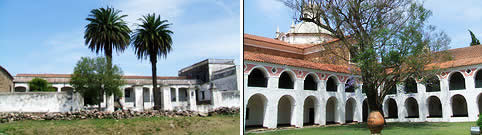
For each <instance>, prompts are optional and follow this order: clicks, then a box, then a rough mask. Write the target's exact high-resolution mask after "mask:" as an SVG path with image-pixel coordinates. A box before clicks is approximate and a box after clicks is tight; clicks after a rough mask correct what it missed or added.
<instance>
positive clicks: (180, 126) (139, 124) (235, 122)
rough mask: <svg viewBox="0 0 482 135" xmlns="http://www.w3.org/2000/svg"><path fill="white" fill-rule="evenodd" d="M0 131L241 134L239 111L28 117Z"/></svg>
mask: <svg viewBox="0 0 482 135" xmlns="http://www.w3.org/2000/svg"><path fill="white" fill-rule="evenodd" d="M207 127H216V128H207ZM0 134H26V135H33V134H120V135H123V134H189V135H191V134H196V135H197V134H201V135H204V134H206V135H207V134H209V135H221V134H222V135H225V134H239V114H236V115H216V116H210V117H172V118H170V117H152V118H133V119H122V120H115V119H88V120H71V121H66V120H59V121H32V120H26V121H16V122H11V123H3V124H0Z"/></svg>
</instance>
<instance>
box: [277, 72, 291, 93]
mask: <svg viewBox="0 0 482 135" xmlns="http://www.w3.org/2000/svg"><path fill="white" fill-rule="evenodd" d="M294 80H295V79H294V77H292V76H291V75H290V74H289V73H288V72H287V71H285V72H283V73H281V75H280V76H279V80H278V88H280V89H293V88H294V87H295V86H294V85H295V83H294V82H295V81H294Z"/></svg>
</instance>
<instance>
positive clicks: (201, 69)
mask: <svg viewBox="0 0 482 135" xmlns="http://www.w3.org/2000/svg"><path fill="white" fill-rule="evenodd" d="M237 71H238V66H236V65H235V64H234V61H233V60H229V59H207V60H204V61H201V62H199V63H196V64H194V65H191V66H189V67H186V68H184V69H181V70H180V71H179V76H175V77H158V85H159V86H158V87H160V89H161V94H160V95H161V100H162V101H161V109H164V110H193V111H201V112H207V111H210V110H213V109H216V108H218V107H239V89H240V88H241V85H240V84H239V83H238V81H237V80H238V78H239V77H240V74H239V72H237ZM70 76H71V75H70V74H17V75H16V76H15V77H14V80H13V82H14V86H15V88H14V89H13V90H12V91H11V92H12V93H17V94H16V95H17V96H18V95H19V94H21V93H25V92H27V93H29V91H30V89H29V87H28V82H29V81H30V80H32V79H33V78H36V77H39V78H43V79H45V80H47V81H48V82H49V83H50V84H52V87H54V88H55V89H56V90H57V92H58V93H69V94H72V92H73V91H75V89H74V88H73V87H72V86H71V85H70V84H69V82H70ZM123 79H125V80H126V82H127V83H126V84H125V85H124V86H122V87H121V89H122V92H123V96H124V97H122V98H121V99H120V102H121V103H124V107H126V108H125V109H133V110H139V111H140V110H145V109H152V108H153V106H154V96H153V86H152V77H151V76H124V77H123ZM67 95H68V94H67ZM0 96H2V95H0ZM8 96H13V95H12V94H8ZM32 97H37V96H36V93H33V94H29V96H27V97H25V96H23V97H21V98H22V99H25V100H28V99H31V98H32ZM49 98H55V97H53V96H52V95H51V96H50V97H49ZM116 98H118V97H116ZM9 99H12V98H9ZM103 100H104V102H102V103H101V106H102V107H106V104H105V103H106V102H111V103H110V104H111V105H112V106H109V103H108V104H107V108H108V109H109V107H110V108H111V109H113V107H114V106H113V104H114V98H109V97H105V96H104V98H103ZM1 101H2V99H0V104H2V102H1ZM7 102H8V101H5V102H4V103H7ZM28 102H33V101H25V102H19V103H10V102H9V106H17V107H10V108H16V109H6V108H8V107H1V108H0V112H2V111H24V112H25V111H26V112H37V111H40V112H43V111H45V110H46V109H44V107H46V108H48V107H47V105H46V106H36V107H35V106H29V105H28V104H31V103H28ZM59 102H60V101H59ZM79 102H83V100H82V101H80V100H79ZM49 104H54V105H50V106H53V107H54V108H55V107H57V106H58V104H59V103H49ZM67 106H68V105H67ZM2 108H3V109H2ZM67 108H68V107H67ZM48 110H49V109H47V111H48ZM52 110H53V111H72V110H68V109H60V110H59V109H50V111H52ZM74 110H75V109H74Z"/></svg>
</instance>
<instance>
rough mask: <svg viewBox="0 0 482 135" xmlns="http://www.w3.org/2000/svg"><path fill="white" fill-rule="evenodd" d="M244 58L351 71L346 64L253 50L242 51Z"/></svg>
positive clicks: (325, 69) (345, 71) (320, 68)
mask: <svg viewBox="0 0 482 135" xmlns="http://www.w3.org/2000/svg"><path fill="white" fill-rule="evenodd" d="M244 60H249V61H256V62H265V63H272V64H280V65H288V66H293V67H302V68H309V69H317V70H322V71H330V72H338V73H351V72H352V71H350V68H349V67H347V66H341V65H332V64H322V63H315V62H311V61H306V60H301V59H293V58H287V57H281V56H274V55H268V54H262V53H254V52H244Z"/></svg>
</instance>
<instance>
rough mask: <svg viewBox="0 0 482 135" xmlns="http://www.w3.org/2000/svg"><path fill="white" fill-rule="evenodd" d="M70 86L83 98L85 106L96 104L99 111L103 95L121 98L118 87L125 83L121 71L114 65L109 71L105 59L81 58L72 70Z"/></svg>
mask: <svg viewBox="0 0 482 135" xmlns="http://www.w3.org/2000/svg"><path fill="white" fill-rule="evenodd" d="M70 84H71V85H72V86H73V87H74V88H75V90H76V91H77V92H79V93H80V94H81V95H82V96H83V97H84V102H85V104H88V105H95V104H97V105H99V110H100V109H101V107H100V103H101V102H102V99H103V93H104V92H105V93H106V94H107V95H112V94H114V95H116V96H119V97H121V96H122V92H121V89H120V87H121V86H122V85H124V84H125V82H124V80H122V70H121V69H120V68H119V67H117V66H115V65H114V66H113V67H112V68H111V70H110V71H109V70H108V64H107V62H106V59H105V58H103V57H98V58H88V57H82V58H81V59H80V60H79V61H78V62H77V64H76V66H75V68H74V73H73V74H72V77H71V80H70Z"/></svg>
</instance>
